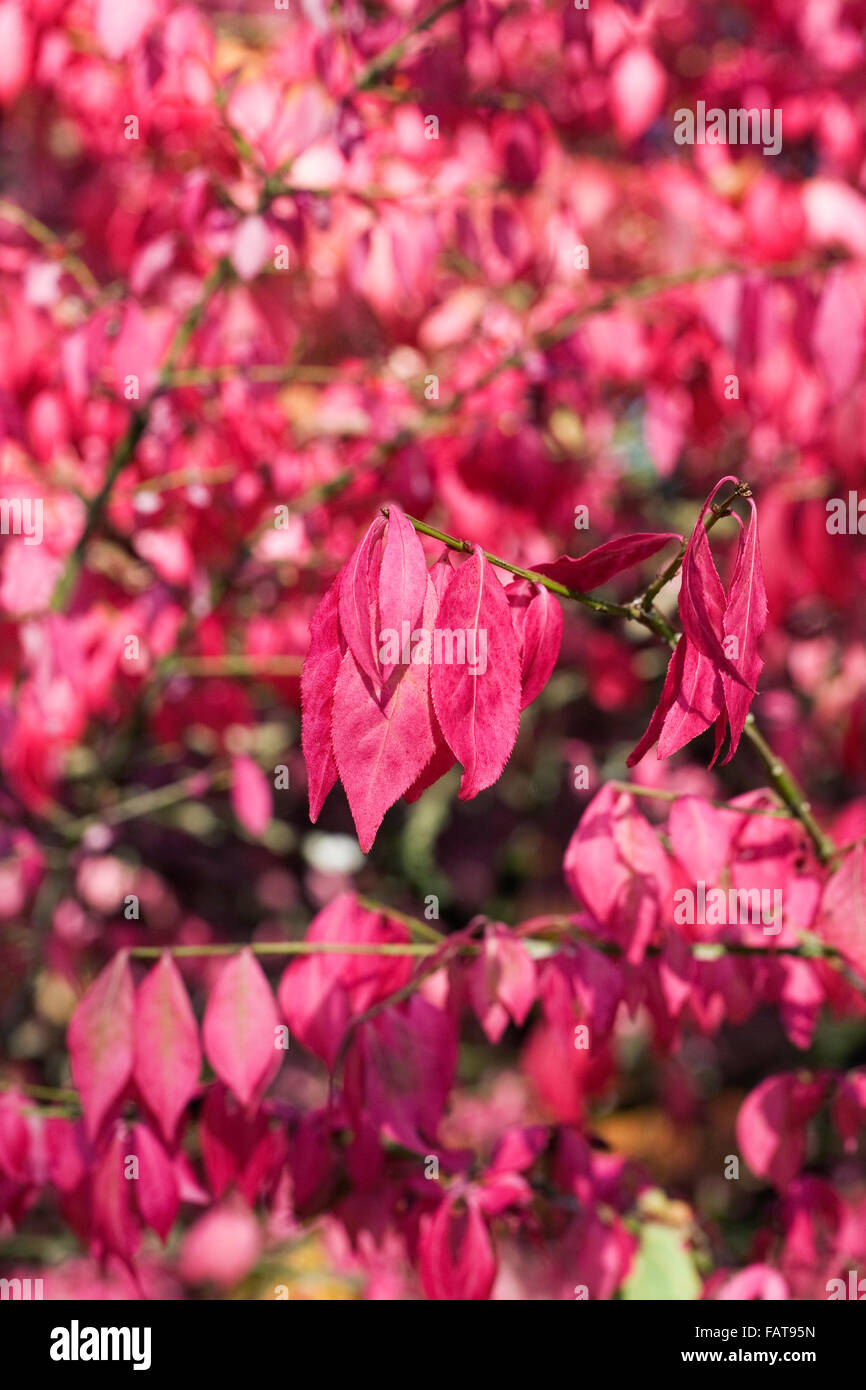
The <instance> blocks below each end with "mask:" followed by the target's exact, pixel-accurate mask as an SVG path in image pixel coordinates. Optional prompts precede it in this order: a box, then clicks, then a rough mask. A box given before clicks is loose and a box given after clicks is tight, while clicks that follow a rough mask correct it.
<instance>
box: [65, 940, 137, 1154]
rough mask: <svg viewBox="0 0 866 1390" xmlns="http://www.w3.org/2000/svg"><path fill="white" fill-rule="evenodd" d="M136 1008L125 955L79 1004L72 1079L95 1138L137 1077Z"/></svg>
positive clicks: (72, 1037)
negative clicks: (115, 1103) (103, 1122)
mask: <svg viewBox="0 0 866 1390" xmlns="http://www.w3.org/2000/svg"><path fill="white" fill-rule="evenodd" d="M134 1007H135V998H134V990H133V984H132V973H131V971H130V968H129V957H128V955H127V953H126V951H119V952H118V953H117V955H116V956H115V957H114V959H113V960H112V961H111V962H110V963H109V964H108V965H107V966H106V967H105V969H104V970H102V971H101V972H100V974H99V975H97V977H96V979H95V980H94V981H93V984H92V985H91V986H90V988H89V990H88V991H87V993H86V994H85V995H84V998H83V999H82V1000H81V1002H80V1003H79V1005H78V1007H77V1009H76V1010H75V1013H74V1014H73V1015H72V1020H71V1022H70V1024H69V1032H68V1036H67V1042H68V1047H69V1062H70V1067H71V1070H72V1079H73V1081H74V1082H75V1086H76V1088H77V1090H78V1092H79V1094H80V1096H81V1106H82V1109H83V1110H84V1117H85V1120H86V1123H87V1134H88V1138H90V1139H91V1140H93V1139H95V1138H96V1135H97V1134H98V1132H99V1129H100V1126H101V1125H102V1121H103V1120H104V1118H105V1116H106V1114H107V1113H108V1111H109V1110H110V1109H111V1106H112V1105H113V1104H114V1102H115V1101H116V1100H117V1099H118V1097H119V1096H120V1095H121V1093H122V1092H123V1090H124V1088H125V1086H126V1084H127V1082H128V1081H129V1078H130V1076H131V1075H132V1065H133V1053H134Z"/></svg>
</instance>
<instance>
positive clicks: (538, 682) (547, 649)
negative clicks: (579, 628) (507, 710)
mask: <svg viewBox="0 0 866 1390" xmlns="http://www.w3.org/2000/svg"><path fill="white" fill-rule="evenodd" d="M505 597H506V598H507V599H508V602H509V604H510V606H511V620H512V622H513V624H514V632H515V635H516V637H517V647H518V651H519V653H520V679H521V696H520V708H521V709H526V707H527V705H531V704H532V702H533V700H535V699H536V698H537V697H538V696H539V695H540V694H541V692H542V690H543V689H544V687H545V686H546V685H547V682H548V681H549V680H550V677H551V675H552V674H553V668H554V667H555V665H556V662H557V659H558V657H559V648H560V646H561V644H562V608H561V606H560V604H559V601H558V599H556V598H554V596H553V594H552V593H551V592H550V590H549V589H545V588H544V586H543V585H542V584H529V583H528V582H527V580H525V579H513V580H512V581H511V583H510V584H509V585H508V586H507V588H506V590H505Z"/></svg>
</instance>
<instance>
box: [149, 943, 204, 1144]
mask: <svg viewBox="0 0 866 1390" xmlns="http://www.w3.org/2000/svg"><path fill="white" fill-rule="evenodd" d="M200 1071H201V1049H200V1047H199V1042H198V1027H197V1025H196V1021H195V1016H194V1014H193V1011H192V1008H191V1006H190V1002H189V997H188V995H187V992H186V987H185V985H184V983H183V979H182V978H181V974H180V971H179V970H178V968H177V966H176V965H175V963H174V961H173V959H172V957H171V955H170V954H169V953H168V952H165V954H164V955H163V956H162V957H161V958H160V960H159V963H158V964H157V965H155V966H154V967H153V969H152V970H151V972H150V974H149V975H148V976H147V977H146V978H145V979H144V980H143V982H142V984H141V985H140V987H139V990H138V994H137V995H136V1000H135V1081H136V1085H137V1086H138V1089H139V1091H140V1092H141V1095H142V1099H143V1100H144V1102H145V1104H146V1105H147V1106H148V1108H149V1109H150V1110H151V1111H152V1112H153V1114H154V1115H155V1116H156V1119H157V1121H158V1123H159V1127H160V1129H161V1130H162V1133H163V1136H164V1138H165V1140H166V1143H168V1144H171V1142H172V1140H173V1137H174V1132H175V1129H176V1127H177V1122H178V1120H179V1119H180V1116H181V1115H182V1114H183V1111H184V1109H185V1108H186V1106H187V1104H188V1103H189V1101H190V1100H191V1099H192V1097H193V1096H194V1095H195V1092H196V1090H197V1088H198V1078H199V1072H200Z"/></svg>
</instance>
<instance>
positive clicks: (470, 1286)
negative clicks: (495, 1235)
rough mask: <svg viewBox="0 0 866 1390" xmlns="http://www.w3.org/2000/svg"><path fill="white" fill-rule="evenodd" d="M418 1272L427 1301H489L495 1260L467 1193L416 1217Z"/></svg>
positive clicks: (474, 1198)
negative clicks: (417, 1228) (417, 1220)
mask: <svg viewBox="0 0 866 1390" xmlns="http://www.w3.org/2000/svg"><path fill="white" fill-rule="evenodd" d="M461 1198H462V1201H461ZM458 1203H459V1204H460V1208H462V1210H461V1209H459V1208H458ZM418 1268H419V1273H420V1275H421V1283H422V1284H423V1286H424V1292H425V1293H426V1295H427V1297H428V1298H430V1299H434V1300H437V1301H438V1300H446V1301H452V1300H459V1301H461V1302H469V1301H479V1300H483V1299H488V1298H489V1297H490V1292H491V1290H492V1288H493V1283H494V1280H495V1278H496V1255H495V1252H494V1249H493V1243H492V1241H491V1239H490V1232H489V1231H488V1229H487V1223H486V1221H485V1220H484V1217H483V1215H482V1212H481V1202H480V1199H479V1196H478V1194H477V1193H476V1192H474V1191H473V1190H472V1189H471V1188H466V1189H464V1190H463V1192H462V1193H461V1192H459V1191H455V1192H449V1193H448V1195H447V1196H445V1197H444V1198H443V1199H442V1201H441V1202H440V1203H439V1205H438V1207H437V1208H436V1210H435V1212H433V1214H432V1215H428V1216H425V1217H422V1221H421V1233H420V1238H419V1242H418Z"/></svg>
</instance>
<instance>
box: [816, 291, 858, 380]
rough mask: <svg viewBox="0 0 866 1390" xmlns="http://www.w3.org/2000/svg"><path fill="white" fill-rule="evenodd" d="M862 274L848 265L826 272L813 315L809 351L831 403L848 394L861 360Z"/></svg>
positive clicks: (855, 378)
mask: <svg viewBox="0 0 866 1390" xmlns="http://www.w3.org/2000/svg"><path fill="white" fill-rule="evenodd" d="M861 286H862V274H861V272H860V271H859V269H858V270H853V271H852V269H851V268H850V267H848V266H836V267H834V268H833V269H832V270H830V271H828V273H827V276H826V278H825V280H824V289H823V292H822V294H821V298H820V300H819V302H818V308H817V311H816V313H815V324H814V327H813V329H812V352H813V354H814V357H815V359H816V361H817V363H818V365H819V366H820V368H821V374H822V376H823V377H824V380H825V381H826V383H827V386H828V388H829V391H830V395H831V396H832V398H833V400H838V399H839V398H840V397H841V396H844V395H845V394H846V392H848V391H850V389H851V387H852V386H853V385H854V383H855V381H856V380H857V375H858V372H859V370H860V363H861V362H862V360H863V347H864V337H866V314H864V308H863V299H862V289H861Z"/></svg>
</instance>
